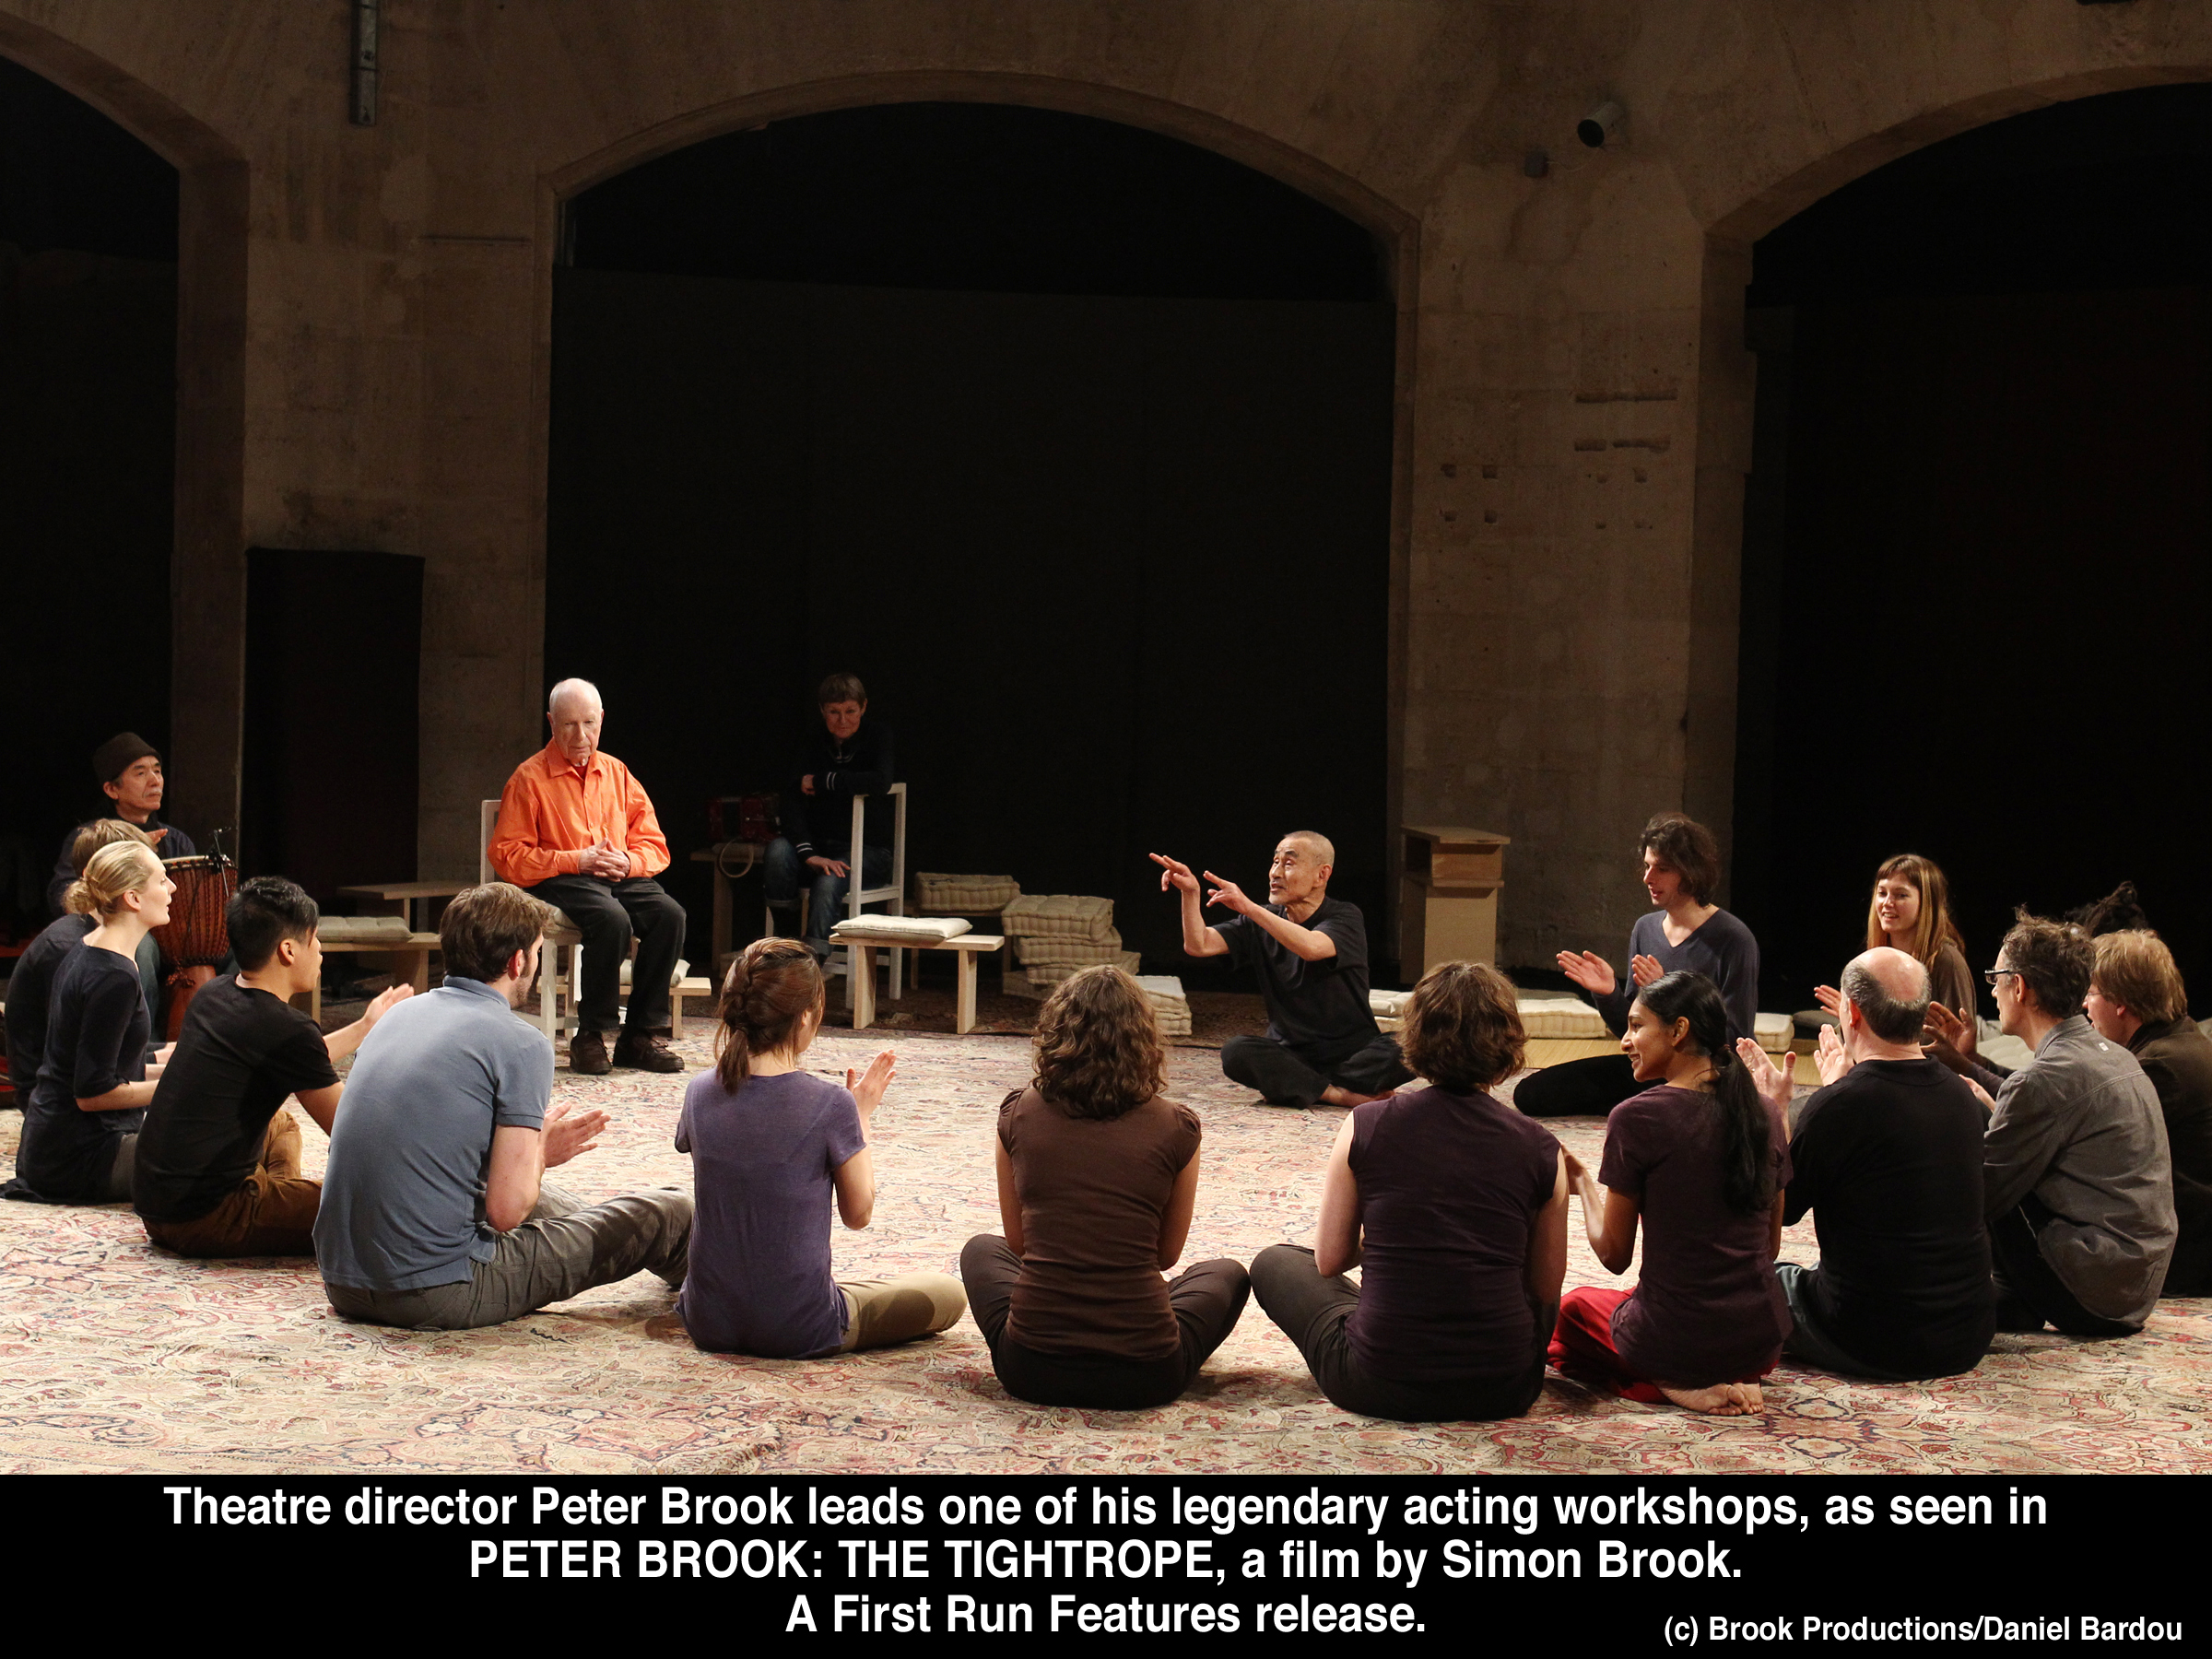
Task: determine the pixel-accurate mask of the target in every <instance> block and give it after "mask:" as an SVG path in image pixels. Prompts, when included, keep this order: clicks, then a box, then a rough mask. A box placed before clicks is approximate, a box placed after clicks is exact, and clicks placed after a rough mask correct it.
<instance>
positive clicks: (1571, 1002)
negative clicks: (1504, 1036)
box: [1514, 991, 1613, 1041]
mask: <svg viewBox="0 0 2212 1659" xmlns="http://www.w3.org/2000/svg"><path fill="white" fill-rule="evenodd" d="M1514 1001H1515V1002H1516V1003H1517V1004H1518V1005H1519V1006H1520V1009H1521V1032H1522V1035H1523V1036H1525V1037H1540V1038H1565V1039H1570V1040H1574V1041H1603V1040H1604V1039H1606V1038H1607V1037H1610V1036H1611V1035H1612V1034H1613V1033H1612V1032H1610V1031H1608V1030H1606V1021H1605V1017H1604V1016H1603V1015H1601V1014H1600V1013H1598V1011H1597V1010H1596V1009H1595V1008H1594V1007H1592V1006H1590V1005H1589V1004H1588V1003H1586V1002H1584V1001H1583V999H1582V998H1581V997H1579V996H1577V995H1575V994H1573V993H1572V992H1571V991H1523V992H1521V993H1519V994H1517V995H1516V996H1515V997H1514Z"/></svg>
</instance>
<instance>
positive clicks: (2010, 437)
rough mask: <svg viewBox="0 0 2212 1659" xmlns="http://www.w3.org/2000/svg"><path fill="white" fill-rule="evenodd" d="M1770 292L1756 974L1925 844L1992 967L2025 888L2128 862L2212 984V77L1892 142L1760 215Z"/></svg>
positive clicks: (1755, 568) (2084, 894)
mask: <svg viewBox="0 0 2212 1659" xmlns="http://www.w3.org/2000/svg"><path fill="white" fill-rule="evenodd" d="M1748 300H1749V307H1750V311H1749V317H1750V337H1751V342H1752V345H1753V347H1754V348H1755V349H1756V350H1757V351H1758V352H1759V412H1758V431H1757V440H1756V447H1755V452H1754V462H1753V477H1752V481H1751V488H1750V495H1749V499H1748V500H1747V531H1746V539H1745V559H1744V631H1743V656H1742V680H1741V695H1740V700H1739V706H1740V708H1741V710H1742V714H1741V718H1740V727H1739V743H1738V764H1737V777H1736V818H1735V849H1736V851H1735V889H1734V892H1735V899H1734V902H1735V906H1736V908H1737V909H1738V910H1739V911H1740V912H1741V913H1742V914H1743V916H1744V919H1745V920H1746V921H1747V922H1748V923H1749V924H1751V925H1752V927H1753V928H1754V930H1755V931H1756V932H1757V933H1758V935H1759V940H1760V943H1761V946H1762V947H1763V950H1764V958H1765V981H1766V983H1765V987H1764V991H1763V1000H1762V1005H1761V1006H1766V1007H1770V1008H1773V1007H1785V1008H1786V1007H1799V1008H1801V1007H1806V1006H1810V993H1811V989H1812V986H1813V985H1814V983H1815V982H1819V981H1828V982H1832V981H1833V979H1834V977H1835V974H1836V972H1837V971H1838V970H1839V969H1840V968H1841V965H1842V963H1843V962H1844V961H1845V960H1846V959H1848V958H1849V956H1850V955H1851V954H1852V953H1853V951H1854V950H1856V949H1857V948H1859V947H1860V943H1861V941H1862V939H1863V937H1864V929H1865V913H1866V906H1867V899H1868V894H1869V892H1870V890H1871V888H1872V884H1873V877H1874V871H1875V869H1876V867H1877V865H1878V864H1879V862H1880V861H1881V860H1882V859H1883V858H1885V857H1886V856H1888V854H1890V853H1900V852H1908V851H1910V852H1916V853H1923V854H1925V855H1926V856H1929V857H1931V858H1934V859H1935V861H1936V862H1937V863H1938V864H1940V865H1943V866H1944V868H1945V870H1946V871H1947V874H1948V875H1949V877H1950V879H1951V881H1952V884H1953V888H1954V890H1955V892H1956V894H1957V897H1958V908H1959V922H1960V925H1961V926H1962V927H1963V929H1964V930H1965V933H1966V936H1967V945H1968V951H1969V955H1970V957H1971V959H1972V960H1973V962H1974V965H1975V966H1976V967H1977V968H1981V967H1986V966H1987V965H1988V964H1989V963H1990V962H1991V961H1992V960H1994V956H1995V951H1996V947H1997V945H1998V943H1999V941H2000V939H2001V937H2002V935H2003V933H2004V930H2005V928H2006V925H2007V924H2008V921H2009V918H2010V913H2011V910H2012V907H2013V906H2014V905H2015V904H2016V903H2024V904H2027V905H2029V906H2030V907H2031V908H2032V909H2034V910H2036V911H2038V912H2042V913H2046V914H2051V913H2057V912H2064V911H2066V910H2068V909H2071V908H2073V907H2076V906H2078V905H2081V904H2084V903H2086V902H2088V900H2092V899H2095V898H2097V897H2099V896H2100V895H2102V894H2103V893H2105V892H2107V891H2108V890H2110V889H2111V888H2112V887H2113V886H2114V885H2116V884H2117V883H2118V882H2120V881H2121V880H2123V879H2128V880H2133V881H2134V882H2135V883H2136V886H2137V887H2138V888H2139V889H2140V890H2141V893H2142V896H2143V902H2144V906H2145V908H2146V910H2147V912H2148V913H2149V916H2150V919H2151V922H2152V924H2154V925H2155V926H2157V927H2158V928H2159V931H2160V933H2161V934H2162V935H2164V936H2165V937H2166V938H2167V940H2168V942H2169V943H2170V944H2171V947H2172V948H2173V950H2174V954H2175V955H2176V957H2177V958H2179V959H2180V960H2181V963H2182V967H2183V971H2184V973H2185V974H2186V975H2187V976H2188V977H2189V979H2190V980H2191V981H2192V982H2194V983H2196V984H2197V985H2198V987H2199V991H2198V996H2199V999H2200V1001H2201V999H2202V997H2203V995H2204V993H2205V989H2206V987H2207V985H2212V981H2207V975H2212V891H2208V890H2207V889H2206V887H2205V884H2204V882H2203V880H2202V878H2201V876H2200V873H2199V871H2198V869H2197V867H2196V866H2197V864H2198V860H2197V859H2196V858H2195V856H2194V854H2193V853H2190V852H2189V851H2188V848H2189V847H2190V846H2191V845H2192V844H2193V843H2194V825H2193V824H2192V823H2191V821H2190V819H2189V818H2188V817H2187V816H2186V815H2185V807H2184V803H2185V799H2186V792H2187V783H2186V780H2187V778H2188V777H2190V776H2191V775H2193V774H2194V770H2195V769H2194V755H2193V752H2192V751H2193V750H2194V747H2195V745H2196V741H2197V739H2198V736H2199V735H2200V734H2201V733H2202V732H2203V731H2204V730H2205V728H2206V724H2207V722H2208V721H2212V667H2208V665H2207V658H2206V635H2207V631H2208V629H2212V617H2208V615H2207V611H2206V601H2207V599H2208V598H2212V593H2208V592H2207V590H2208V588H2212V87H2207V86H2182V87H2167V88H2155V89H2149V90H2144V91H2136V92H2123V93H2113V94H2110V95H2107V96H2103V97H2099V98H2093V99H2084V100H2080V101H2078V102H2075V103H2069V104H2064V105H2059V106H2055V107H2053V108H2051V109H2047V110H2042V111H2039V112H2035V113H2032V114H2029V115H2022V116H2018V117H2016V118H2014V119H2012V120H2009V121H2005V122H2000V123H1996V124H1992V125H1990V126H1986V127H1983V128H1980V129H1978V130H1976V131H1974V132H1971V133H1968V134H1965V135H1961V136H1959V137H1958V138H1954V139H1952V140H1950V141H1948V142H1947V143H1944V144H1940V145H1936V146H1933V147H1930V148H1928V149H1926V150H1924V151H1921V152H1919V153H1917V154H1915V155H1912V156H1910V157H1907V158H1905V159H1902V160H1900V161H1897V162H1895V163H1892V164H1891V165H1890V166H1888V167H1886V168H1883V169H1881V170H1880V171H1877V172H1875V173H1872V174H1869V175H1868V176H1867V177H1865V179H1862V180H1860V181H1858V182H1855V183H1853V184H1852V185H1850V186H1848V187H1847V188H1845V189H1843V190H1841V191H1838V192H1836V193H1835V194H1833V195H1831V196H1830V197H1828V198H1826V199H1825V200H1823V201H1822V202H1820V203H1818V205H1816V206H1813V207H1811V208H1809V209H1807V210H1806V212H1804V213H1802V214H1800V215H1799V216H1798V217H1797V218H1794V219H1793V220H1791V221H1790V222H1789V223H1787V224H1785V225H1783V226H1782V227H1781V228H1780V229H1776V230H1775V231H1774V232H1773V233H1772V234H1771V235H1770V236H1768V237H1767V238H1766V239H1765V240H1764V241H1761V242H1760V243H1759V246H1758V249H1757V253H1756V265H1755V279H1754V282H1753V285H1752V288H1751V290H1750V293H1749V295H1748ZM1983 1011H1984V1012H1987V1011H1988V1008H1987V1006H1986V1003H1985V1006H1984V1009H1983Z"/></svg>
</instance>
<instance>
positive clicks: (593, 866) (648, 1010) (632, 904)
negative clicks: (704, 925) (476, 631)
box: [488, 679, 685, 1075]
mask: <svg viewBox="0 0 2212 1659" xmlns="http://www.w3.org/2000/svg"><path fill="white" fill-rule="evenodd" d="M546 724H547V726H549V727H550V728H551V729H552V740H551V741H550V742H549V743H547V745H546V747H544V748H542V749H540V750H539V751H538V752H537V753H536V754H535V755H533V756H531V757H530V759H527V760H525V761H524V762H523V763H522V765H520V766H518V767H516V768H515V769H514V775H513V776H512V777H511V778H509V779H508V780H507V787H506V789H505V791H504V792H503V793H502V794H500V821H499V826H498V828H496V829H495V830H493V831H492V836H491V846H490V847H489V849H488V855H489V857H490V860H491V867H492V870H493V872H494V873H495V874H497V875H498V877H499V878H500V880H501V881H507V882H512V883H513V885H515V886H516V887H519V888H523V889H524V891H525V892H528V893H530V894H532V895H534V896H535V897H536V898H538V899H542V900H545V902H546V903H547V904H550V905H554V906H556V907H558V908H559V910H561V911H562V912H565V913H566V914H567V916H568V918H569V920H571V922H573V923H575V924H576V929H577V931H578V932H579V933H581V934H582V935H583V996H582V1002H581V1004H580V1006H578V1008H577V1011H576V1014H577V1021H576V1037H575V1040H574V1041H572V1042H571V1043H570V1045H569V1069H570V1070H571V1071H574V1072H582V1073H584V1074H586V1075H597V1074H599V1073H602V1072H606V1071H607V1070H610V1069H611V1068H612V1067H614V1066H617V1065H628V1066H635V1067H637V1068H638V1069H639V1070H641V1071H654V1072H680V1071H682V1070H683V1069H684V1063H683V1061H682V1060H681V1059H680V1058H678V1057H677V1054H676V1053H675V1051H674V1050H672V1049H671V1048H670V1047H669V1046H668V1030H669V1016H668V981H669V978H670V976H671V975H672V974H673V973H674V971H675V969H676V960H677V955H678V953H680V952H681V951H682V949H683V947H684V920H685V918H684V907H683V906H682V905H680V904H678V903H677V901H676V900H674V899H672V898H671V897H669V895H668V894H667V893H665V892H664V891H663V890H662V888H661V884H660V883H659V882H657V881H655V880H653V877H655V876H658V875H659V874H660V873H661V872H662V871H663V870H665V869H666V868H667V867H668V841H667V838H666V837H665V836H664V835H662V833H661V824H660V820H659V819H658V818H655V817H654V816H653V802H652V801H651V800H649V799H648V798H647V797H646V794H645V790H644V786H643V785H641V783H639V782H638V781H637V780H636V779H635V778H633V777H631V776H630V774H629V768H628V767H627V766H624V765H623V764H622V762H621V761H619V760H618V759H615V758H614V757H613V756H612V755H606V754H602V753H600V750H599V734H600V730H601V728H602V727H603V726H604V725H605V724H606V705H605V704H604V703H603V702H602V701H601V700H600V698H599V688H598V687H596V686H594V685H593V684H592V683H591V681H589V680H581V679H565V680H562V681H561V682H560V684H559V685H558V686H555V687H554V688H553V692H552V695H551V696H550V697H548V698H547V700H546ZM632 939H635V940H636V942H637V947H638V959H637V961H636V963H635V964H634V965H633V966H632V967H631V969H630V975H629V985H630V989H629V1022H628V1023H627V1024H625V1023H624V1022H623V1019H622V1013H621V986H622V980H621V974H622V963H623V960H624V959H625V958H627V957H628V956H629V947H630V942H631V940H632ZM541 994H542V993H541ZM612 1032H619V1035H618V1037H617V1039H616V1041H615V1045H614V1053H612V1054H611V1055H609V1053H607V1045H606V1038H607V1035H608V1034H609V1033H612Z"/></svg>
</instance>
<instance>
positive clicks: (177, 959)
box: [153, 853, 238, 976]
mask: <svg viewBox="0 0 2212 1659" xmlns="http://www.w3.org/2000/svg"><path fill="white" fill-rule="evenodd" d="M161 867H162V868H163V869H165V870H167V871H168V872H169V878H170V879H171V881H173V882H175V883H176V884H177V890H176V892H175V894H174V895H173V896H172V897H171V899H170V901H169V921H168V923H167V924H166V925H164V926H161V927H157V928H155V929H154V930H153V933H154V940H155V942H156V943H157V944H159V946H160V947H161V966H162V967H163V968H164V969H166V970H167V971H169V973H170V974H171V976H174V975H176V974H178V973H180V972H182V971H183V970H185V969H187V968H212V967H214V966H215V965H216V964H217V963H218V962H220V961H221V960H222V959H224V958H225V957H227V956H229V954H230V930H229V928H228V927H227V926H225V925H224V924H223V912H224V911H226V910H227V909H229V904H230V900H231V898H232V896H233V895H234V894H236V893H237V891H238V866H237V865H234V864H232V863H231V862H230V861H229V859H228V858H225V857H224V856H223V855H222V854H221V853H215V854H213V855H207V854H202V855H200V856H198V857H194V858H165V859H163V860H162V861H161Z"/></svg>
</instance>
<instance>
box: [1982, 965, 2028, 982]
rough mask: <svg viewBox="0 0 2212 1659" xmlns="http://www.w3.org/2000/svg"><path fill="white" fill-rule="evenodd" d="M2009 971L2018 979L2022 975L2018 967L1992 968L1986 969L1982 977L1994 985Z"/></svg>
mask: <svg viewBox="0 0 2212 1659" xmlns="http://www.w3.org/2000/svg"><path fill="white" fill-rule="evenodd" d="M2008 973H2009V974H2011V975H2012V976H2013V977H2014V978H2015V979H2018V977H2019V975H2020V971H2019V970H2018V968H1991V969H1989V970H1987V971H1984V972H1983V975H1982V977H1983V979H1985V980H1987V981H1988V982H1990V984H1991V985H1992V986H1994V985H1995V984H1996V982H1998V981H1999V980H2001V979H2003V978H2004V977H2005V976H2006V974H2008Z"/></svg>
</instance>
